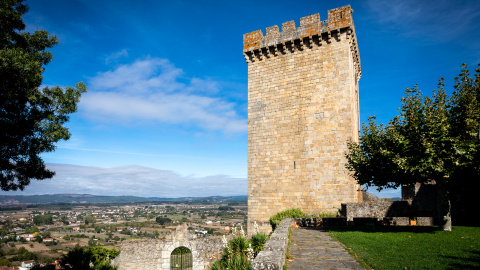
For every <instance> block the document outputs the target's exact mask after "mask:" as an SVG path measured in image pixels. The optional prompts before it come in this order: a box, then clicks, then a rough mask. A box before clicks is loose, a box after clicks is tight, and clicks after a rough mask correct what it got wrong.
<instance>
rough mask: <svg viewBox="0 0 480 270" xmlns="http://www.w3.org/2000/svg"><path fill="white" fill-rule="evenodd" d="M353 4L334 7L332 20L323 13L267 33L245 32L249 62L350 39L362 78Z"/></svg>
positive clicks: (244, 50)
mask: <svg viewBox="0 0 480 270" xmlns="http://www.w3.org/2000/svg"><path fill="white" fill-rule="evenodd" d="M352 12H353V10H352V8H351V7H350V5H347V6H343V7H339V8H335V9H331V10H329V11H328V19H327V20H324V21H321V20H320V15H319V14H318V13H317V14H313V15H308V16H306V17H303V18H301V19H300V27H295V21H289V22H285V23H282V32H280V30H279V27H278V26H277V25H274V26H271V27H267V29H266V35H265V36H264V35H263V32H262V31H261V30H257V31H253V32H250V33H247V34H244V35H243V55H244V56H245V60H246V61H247V63H251V62H255V61H261V60H264V59H265V58H270V57H275V56H278V55H279V54H287V53H294V52H295V50H303V49H308V48H312V47H313V46H322V43H324V42H326V43H331V42H333V41H337V42H340V41H342V39H343V38H345V39H346V40H348V42H349V44H350V49H351V51H352V55H353V58H354V61H355V69H356V72H357V75H358V78H360V76H361V68H360V53H359V51H358V44H357V39H356V36H355V26H354V24H353V19H352Z"/></svg>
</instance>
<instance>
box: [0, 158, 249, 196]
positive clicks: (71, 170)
mask: <svg viewBox="0 0 480 270" xmlns="http://www.w3.org/2000/svg"><path fill="white" fill-rule="evenodd" d="M47 167H48V168H49V169H51V170H53V171H55V172H56V175H55V176H54V177H53V178H52V179H47V180H42V181H36V180H33V181H32V182H31V183H30V185H29V186H27V187H26V188H25V190H24V191H21V192H20V191H16V192H4V194H8V195H19V194H21V195H34V194H62V193H76V194H92V195H112V196H121V195H133V196H142V197H171V198H174V197H204V196H235V195H246V194H247V179H245V178H233V177H229V176H225V175H212V176H206V177H192V176H181V175H179V174H177V173H175V172H172V171H167V170H158V169H153V168H148V167H141V166H121V167H115V168H100V167H90V166H78V165H68V164H52V163H50V164H47Z"/></svg>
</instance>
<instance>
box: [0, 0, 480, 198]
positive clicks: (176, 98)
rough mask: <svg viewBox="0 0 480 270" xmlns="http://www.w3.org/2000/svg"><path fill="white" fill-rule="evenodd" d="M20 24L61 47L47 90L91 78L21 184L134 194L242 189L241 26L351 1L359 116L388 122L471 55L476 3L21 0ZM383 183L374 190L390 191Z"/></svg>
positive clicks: (474, 60) (478, 38) (41, 190)
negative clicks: (44, 170)
mask: <svg viewBox="0 0 480 270" xmlns="http://www.w3.org/2000/svg"><path fill="white" fill-rule="evenodd" d="M27 3H28V4H29V6H30V11H29V12H28V13H27V15H26V16H25V18H24V21H25V22H26V24H27V30H28V31H34V30H37V29H45V30H47V31H49V32H50V33H51V34H54V35H57V36H58V39H59V42H60V43H59V45H57V46H56V47H55V48H53V49H52V50H51V51H52V53H53V54H54V55H55V57H54V59H53V61H52V62H51V63H50V64H49V65H48V66H47V67H46V70H45V73H44V80H43V83H44V84H45V85H49V86H54V85H60V86H67V85H74V84H75V83H76V82H78V81H83V82H85V83H86V84H87V87H88V93H86V94H85V95H84V96H83V97H82V100H81V102H80V104H79V110H78V112H77V113H76V114H74V115H72V116H71V119H70V122H69V123H68V127H69V129H70V131H71V132H72V138H71V139H70V140H69V141H66V142H61V143H59V144H58V148H57V150H56V151H55V152H54V153H48V154H44V155H43V157H44V160H45V162H46V163H48V166H49V167H50V168H52V169H54V170H55V171H57V175H56V176H55V177H54V178H53V179H50V180H44V181H33V182H32V184H31V185H30V186H28V187H27V188H26V189H25V191H23V192H2V193H3V194H12V195H13V194H45V193H89V194H99V195H139V196H160V197H178V196H210V195H245V194H246V193H247V183H246V178H247V64H246V63H245V60H244V58H243V55H242V38H243V34H244V33H247V32H251V31H255V30H258V29H260V30H262V31H263V32H265V28H266V27H269V26H272V25H279V26H280V25H281V24H282V23H283V22H286V21H290V20H295V22H296V24H297V25H299V21H300V18H301V17H304V16H306V15H309V14H315V13H320V17H321V19H322V20H325V19H327V10H329V9H333V8H336V7H340V6H343V5H347V4H350V5H351V6H352V8H353V9H354V13H353V19H354V23H355V28H356V34H357V38H358V45H359V50H360V57H361V66H362V78H361V79H360V112H361V121H366V119H367V118H368V116H369V115H375V116H377V119H378V121H379V122H384V123H387V122H388V120H390V119H391V118H393V117H394V116H395V115H396V114H397V109H398V107H399V106H400V98H401V97H402V96H403V93H404V91H405V87H411V86H413V85H414V84H418V85H419V87H420V89H422V90H423V91H424V92H425V93H430V92H431V90H433V89H434V88H435V87H436V84H437V82H438V79H439V78H440V77H445V79H446V84H447V87H448V88H449V89H451V86H452V84H453V78H454V77H455V76H456V75H458V73H459V71H460V69H459V66H460V64H462V63H467V64H469V66H470V67H471V68H473V67H474V66H476V65H477V64H478V63H480V49H479V48H480V35H479V34H478V33H479V32H480V2H479V1H473V0H472V1H441V0H440V1H418V0H417V1H410V0H406V1H379V0H375V1H374V0H371V1H295V2H292V1H272V2H269V1H263V2H257V1H238V2H234V1H123V0H115V1H104V0H98V1H90V0H84V1H79V0H69V1H64V0H58V1H56V0H29V1H27ZM398 194H399V193H398V192H393V193H392V192H385V193H382V195H381V196H392V195H393V196H397V195H398Z"/></svg>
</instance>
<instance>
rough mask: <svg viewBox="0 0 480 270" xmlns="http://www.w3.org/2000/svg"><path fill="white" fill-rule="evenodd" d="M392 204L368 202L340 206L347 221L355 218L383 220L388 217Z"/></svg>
mask: <svg viewBox="0 0 480 270" xmlns="http://www.w3.org/2000/svg"><path fill="white" fill-rule="evenodd" d="M392 203H393V202H381V201H380V202H368V203H347V204H342V210H343V211H344V214H345V216H346V217H347V221H353V218H356V217H370V218H375V217H376V218H383V217H387V216H388V211H389V209H390V208H391V206H392Z"/></svg>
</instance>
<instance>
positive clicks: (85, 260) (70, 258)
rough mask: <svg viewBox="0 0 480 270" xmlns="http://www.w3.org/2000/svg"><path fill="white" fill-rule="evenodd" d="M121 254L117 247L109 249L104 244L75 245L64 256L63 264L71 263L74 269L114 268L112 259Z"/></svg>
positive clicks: (110, 269)
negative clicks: (93, 245)
mask: <svg viewBox="0 0 480 270" xmlns="http://www.w3.org/2000/svg"><path fill="white" fill-rule="evenodd" d="M118 254H120V251H118V250H115V249H107V248H105V247H102V246H95V247H80V246H78V245H77V246H75V248H73V249H72V250H70V251H69V252H68V253H67V254H65V255H63V257H62V264H63V265H65V264H70V265H71V266H72V267H73V269H84V270H114V269H117V268H116V267H113V266H111V265H110V263H111V260H112V259H114V258H115V257H116V256H118Z"/></svg>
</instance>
